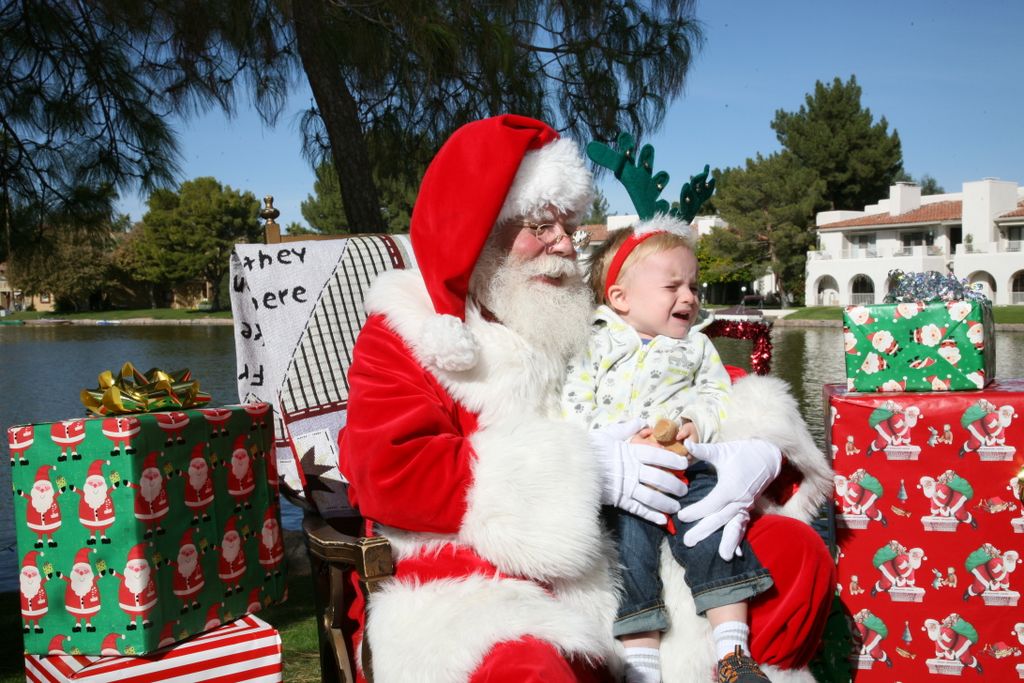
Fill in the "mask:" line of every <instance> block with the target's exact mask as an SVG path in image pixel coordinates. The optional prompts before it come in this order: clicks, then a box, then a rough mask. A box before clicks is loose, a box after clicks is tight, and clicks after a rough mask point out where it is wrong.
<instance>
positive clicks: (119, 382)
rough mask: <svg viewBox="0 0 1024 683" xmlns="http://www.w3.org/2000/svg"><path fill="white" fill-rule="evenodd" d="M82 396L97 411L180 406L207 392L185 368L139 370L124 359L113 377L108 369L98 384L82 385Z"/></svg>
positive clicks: (200, 401) (199, 402) (201, 399)
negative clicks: (200, 388) (85, 386)
mask: <svg viewBox="0 0 1024 683" xmlns="http://www.w3.org/2000/svg"><path fill="white" fill-rule="evenodd" d="M81 398H82V404H83V405H84V406H85V407H86V408H88V409H89V410H91V411H92V412H93V413H96V414H97V415H123V414H125V413H150V412H155V411H158V410H180V409H183V408H195V407H198V406H203V405H206V404H207V403H209V402H210V395H209V394H207V393H206V392H203V391H200V390H199V381H198V380H194V379H192V371H191V370H188V369H187V368H186V369H185V370H178V371H176V372H164V371H163V370H160V369H158V368H153V369H152V370H150V371H149V372H147V373H146V374H142V373H141V372H139V371H138V370H136V369H135V366H134V365H132V364H131V363H125V364H124V365H123V366H122V367H121V371H120V372H118V373H117V376H116V377H115V376H114V375H113V373H111V372H110V371H109V370H105V371H103V372H101V373H100V377H99V386H98V387H97V388H95V389H83V390H82V394H81Z"/></svg>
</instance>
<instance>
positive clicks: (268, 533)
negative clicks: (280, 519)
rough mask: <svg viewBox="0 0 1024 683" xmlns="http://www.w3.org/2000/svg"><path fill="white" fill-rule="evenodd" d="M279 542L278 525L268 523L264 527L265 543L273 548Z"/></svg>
mask: <svg viewBox="0 0 1024 683" xmlns="http://www.w3.org/2000/svg"><path fill="white" fill-rule="evenodd" d="M276 543H277V526H276V525H271V524H267V525H264V527H263V545H265V546H266V547H268V548H273V547H274V545H275V544H276Z"/></svg>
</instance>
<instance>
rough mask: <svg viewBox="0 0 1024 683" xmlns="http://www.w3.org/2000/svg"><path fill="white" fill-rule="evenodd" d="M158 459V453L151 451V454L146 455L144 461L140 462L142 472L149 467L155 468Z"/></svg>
mask: <svg viewBox="0 0 1024 683" xmlns="http://www.w3.org/2000/svg"><path fill="white" fill-rule="evenodd" d="M158 457H160V453H159V451H153V452H152V453H150V454H149V455H147V456H146V459H145V460H143V461H142V471H143V472H145V471H146V470H148V469H150V468H151V467H156V459H157V458H158Z"/></svg>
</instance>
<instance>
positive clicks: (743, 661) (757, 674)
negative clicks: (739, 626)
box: [718, 645, 771, 683]
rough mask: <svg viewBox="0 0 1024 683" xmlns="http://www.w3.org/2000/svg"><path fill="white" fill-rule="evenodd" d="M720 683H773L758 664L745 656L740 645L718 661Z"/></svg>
mask: <svg viewBox="0 0 1024 683" xmlns="http://www.w3.org/2000/svg"><path fill="white" fill-rule="evenodd" d="M718 683H771V681H769V680H768V677H767V676H765V675H764V672H763V671H761V669H760V667H758V666H757V662H755V661H754V660H753V659H751V658H750V657H748V656H747V655H745V654H743V650H742V649H741V648H740V646H739V645H737V646H736V650H735V651H734V652H730V653H729V654H727V655H726V656H724V657H722V658H721V659H720V660H718Z"/></svg>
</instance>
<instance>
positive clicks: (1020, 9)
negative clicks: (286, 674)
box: [121, 0, 1024, 225]
mask: <svg viewBox="0 0 1024 683" xmlns="http://www.w3.org/2000/svg"><path fill="white" fill-rule="evenodd" d="M697 17H698V19H699V20H700V21H701V22H702V23H703V25H704V30H705V44H704V47H703V49H702V51H701V52H700V54H699V55H698V56H697V58H696V59H695V61H694V63H693V65H692V67H691V69H690V72H689V76H688V81H687V86H686V89H685V91H684V92H683V94H682V96H680V97H679V98H678V99H677V100H676V101H675V102H674V103H673V105H672V107H671V109H670V110H669V113H668V115H667V117H666V119H665V122H664V124H663V125H662V127H661V129H660V130H659V131H658V132H657V133H656V134H654V135H652V136H650V137H649V138H648V139H646V140H644V141H643V142H650V143H651V144H653V145H654V147H655V150H656V154H655V165H656V167H657V168H658V170H665V171H668V172H669V174H670V175H671V181H670V184H669V187H668V189H667V190H666V192H665V197H666V198H668V199H673V198H675V197H676V196H677V194H678V191H679V187H680V186H681V185H682V183H683V182H685V181H686V180H687V179H688V178H689V176H690V175H691V174H692V173H695V172H696V171H698V170H700V168H702V167H703V165H704V164H705V163H708V164H710V165H711V166H712V167H716V166H717V167H726V166H739V165H742V164H744V163H745V161H746V159H747V158H749V157H753V156H754V155H755V154H757V153H758V152H760V153H761V154H764V155H767V154H770V153H772V152H774V151H777V150H778V149H779V144H778V141H777V140H776V138H775V133H774V131H772V129H771V126H770V124H771V121H772V119H773V118H774V115H775V111H776V110H778V109H784V110H786V111H796V110H797V109H799V107H800V105H801V104H803V102H804V96H805V95H806V94H807V93H809V92H811V91H813V89H814V83H815V81H817V80H822V81H826V82H831V81H832V79H833V78H835V77H837V76H838V77H839V78H841V79H843V80H844V81H845V80H847V79H848V78H849V77H850V75H851V74H855V75H856V76H857V81H858V83H859V84H860V86H861V88H862V91H863V92H862V97H861V103H862V105H863V106H865V107H867V108H869V109H870V110H871V113H872V114H873V115H874V117H875V120H876V121H877V120H878V119H879V118H881V117H882V116H884V117H885V118H886V120H887V121H888V123H889V127H890V130H891V129H893V128H895V129H896V130H897V131H898V132H899V134H900V139H901V141H902V144H903V163H904V167H905V168H906V169H907V171H908V172H909V173H911V174H912V175H913V176H914V177H915V178H919V177H920V176H922V175H924V174H928V175H931V176H933V177H935V178H936V179H937V180H938V182H939V184H940V185H942V186H943V187H944V188H945V190H946V191H947V192H952V191H959V190H960V186H961V184H962V183H963V182H965V181H969V180H979V179H981V178H984V177H996V178H1001V179H1003V180H1015V181H1017V182H1018V183H1021V184H1024V125H1022V122H1024V82H1022V81H1024V41H1022V40H1021V29H1022V27H1024V1H1022V0H981V1H978V2H963V1H962V0H961V1H959V2H954V1H952V0H899V1H898V2H891V1H888V2H886V1H882V0H862V1H861V2H838V1H832V0H783V1H781V2H774V3H767V2H755V1H753V0H749V1H742V2H741V1H738V0H733V1H726V0H719V1H714V2H713V1H711V0H703V1H702V2H699V3H698V6H697ZM309 101H310V95H309V90H308V86H307V85H306V84H305V82H304V81H303V82H300V83H298V84H297V86H296V88H295V91H294V96H293V98H292V100H291V102H290V104H289V106H288V108H287V109H286V110H285V112H284V113H283V114H282V116H281V118H280V120H279V122H278V124H277V126H276V127H275V128H273V129H265V128H264V127H263V125H262V124H261V122H260V121H259V118H258V117H257V116H256V115H255V114H254V113H252V112H251V111H248V110H246V111H243V112H241V113H240V114H239V115H238V116H236V117H235V118H234V119H232V120H227V119H225V117H224V116H223V115H222V114H221V113H219V112H213V113H210V114H208V115H206V116H203V117H201V118H198V119H193V120H191V121H187V122H178V123H177V124H176V128H177V130H178V132H179V133H180V135H181V140H182V143H183V144H182V157H183V164H182V166H183V170H184V173H183V175H182V180H185V179H190V178H195V177H198V176H203V175H212V176H214V177H216V178H218V179H219V180H220V181H221V182H223V183H226V184H228V185H231V186H232V187H234V188H237V189H243V190H250V191H252V192H253V193H254V194H256V195H257V196H258V197H262V196H263V195H265V194H272V195H274V197H275V205H276V206H277V207H278V208H279V209H280V210H281V212H282V216H281V218H280V219H279V222H280V223H281V224H282V225H287V224H288V223H289V222H291V221H297V222H300V223H302V222H303V220H302V216H301V213H300V211H299V204H300V203H301V202H302V200H304V199H305V198H306V196H307V195H308V194H311V193H312V188H313V172H312V171H311V170H310V168H309V165H308V164H307V163H306V162H305V161H304V160H303V159H302V156H301V154H300V145H301V139H300V135H299V132H298V117H299V114H300V112H301V110H302V108H303V107H305V106H308V103H309ZM599 186H600V187H601V189H602V190H603V192H604V193H605V195H606V196H607V197H608V200H609V203H610V205H611V209H612V212H613V213H631V212H632V207H631V206H630V204H629V200H628V198H627V196H626V194H625V192H624V191H623V190H621V188H619V187H618V186H617V185H616V184H615V182H614V179H612V180H611V181H610V182H609V180H608V179H607V178H606V179H603V180H602V181H601V183H600V184H599ZM144 201H145V200H144V198H140V197H125V198H124V200H123V201H122V203H121V210H122V211H125V212H127V213H129V214H130V215H131V216H132V218H133V219H135V220H138V219H140V218H141V217H142V214H143V213H144V212H145V203H144Z"/></svg>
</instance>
